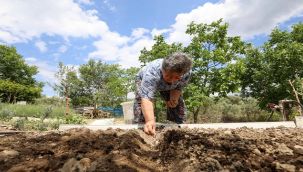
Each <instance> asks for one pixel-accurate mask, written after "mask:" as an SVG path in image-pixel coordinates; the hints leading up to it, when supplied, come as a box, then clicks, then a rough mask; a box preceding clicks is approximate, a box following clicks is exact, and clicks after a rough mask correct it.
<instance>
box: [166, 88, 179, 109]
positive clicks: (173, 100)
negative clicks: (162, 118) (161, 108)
mask: <svg viewBox="0 0 303 172" xmlns="http://www.w3.org/2000/svg"><path fill="white" fill-rule="evenodd" d="M180 95H181V91H180V90H171V91H170V96H169V97H170V100H169V101H166V106H168V107H170V108H175V107H176V106H177V105H178V103H179V98H180Z"/></svg>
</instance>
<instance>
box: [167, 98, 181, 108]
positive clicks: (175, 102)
mask: <svg viewBox="0 0 303 172" xmlns="http://www.w3.org/2000/svg"><path fill="white" fill-rule="evenodd" d="M165 103H166V106H168V107H170V108H175V107H176V106H177V105H178V100H170V101H166V102H165Z"/></svg>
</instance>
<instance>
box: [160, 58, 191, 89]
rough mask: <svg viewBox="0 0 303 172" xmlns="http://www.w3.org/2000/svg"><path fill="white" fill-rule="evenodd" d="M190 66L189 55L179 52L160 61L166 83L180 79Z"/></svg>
mask: <svg viewBox="0 0 303 172" xmlns="http://www.w3.org/2000/svg"><path fill="white" fill-rule="evenodd" d="M191 67H192V60H191V59H190V57H189V56H188V55H187V54H185V53H181V52H177V53H174V54H172V55H171V56H169V57H167V58H165V59H164V60H163V63H162V74H163V78H164V80H165V81H166V82H168V83H174V82H176V81H178V80H180V79H181V77H182V75H184V74H185V73H187V72H188V71H189V70H190V69H191Z"/></svg>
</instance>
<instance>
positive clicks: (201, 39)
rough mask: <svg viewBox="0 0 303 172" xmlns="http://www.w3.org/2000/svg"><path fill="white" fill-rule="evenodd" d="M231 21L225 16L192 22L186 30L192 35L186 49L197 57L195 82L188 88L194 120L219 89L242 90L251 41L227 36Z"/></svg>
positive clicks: (193, 78)
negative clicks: (212, 19) (196, 22)
mask: <svg viewBox="0 0 303 172" xmlns="http://www.w3.org/2000/svg"><path fill="white" fill-rule="evenodd" d="M227 29H228V24H227V23H222V19H221V20H218V21H216V22H212V23H211V24H203V23H201V24H195V23H193V22H192V23H191V24H190V25H188V28H187V30H186V33H187V34H189V35H190V36H191V37H192V40H191V43H190V44H189V45H188V46H187V47H185V52H187V53H189V54H190V55H191V56H192V58H193V69H192V79H191V84H190V85H189V87H188V89H187V90H186V93H185V96H186V97H187V105H188V109H189V110H190V111H191V112H192V113H193V114H194V122H197V115H198V114H199V111H200V108H201V107H202V106H203V104H204V102H205V101H204V100H205V98H206V97H209V96H210V95H211V94H216V93H218V94H219V96H226V95H227V94H228V93H230V92H236V91H239V88H240V83H241V80H240V78H241V76H242V75H241V74H242V72H243V70H244V66H243V62H242V58H243V56H244V55H245V50H246V48H247V47H249V46H250V45H248V44H246V43H245V42H243V41H241V39H240V37H238V36H236V37H229V36H227Z"/></svg>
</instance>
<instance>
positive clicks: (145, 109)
mask: <svg viewBox="0 0 303 172" xmlns="http://www.w3.org/2000/svg"><path fill="white" fill-rule="evenodd" d="M141 107H142V113H143V115H144V119H145V125H144V132H145V133H147V134H150V135H155V133H156V122H155V114H154V103H153V102H152V101H151V100H149V99H146V98H142V100H141Z"/></svg>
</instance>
